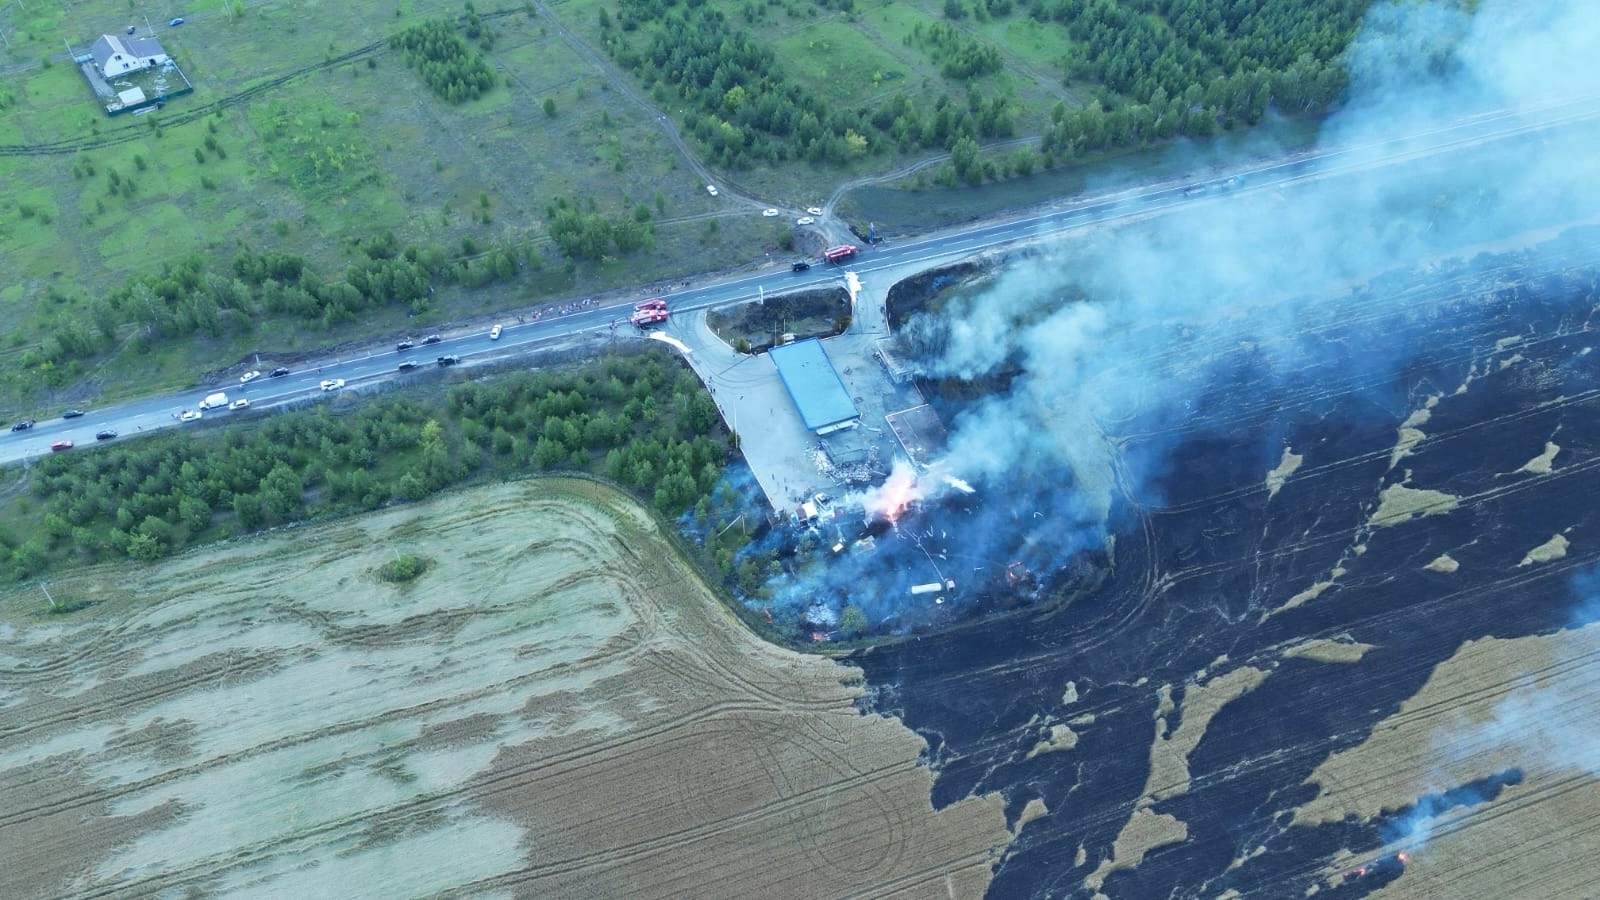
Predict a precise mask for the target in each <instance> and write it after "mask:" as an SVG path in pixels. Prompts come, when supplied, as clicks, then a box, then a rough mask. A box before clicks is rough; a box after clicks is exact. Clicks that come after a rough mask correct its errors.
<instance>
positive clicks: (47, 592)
mask: <svg viewBox="0 0 1600 900" xmlns="http://www.w3.org/2000/svg"><path fill="white" fill-rule="evenodd" d="M39 590H41V591H44V598H45V599H46V600H49V601H50V608H51V609H55V608H56V598H54V597H52V596H50V588H49V587H48V586H46V585H45V583H44V582H42V581H41V582H39Z"/></svg>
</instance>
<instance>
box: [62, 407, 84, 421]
mask: <svg viewBox="0 0 1600 900" xmlns="http://www.w3.org/2000/svg"><path fill="white" fill-rule="evenodd" d="M83 414H84V413H83V410H81V409H69V410H67V411H66V412H64V413H62V414H61V418H63V419H76V418H77V417H79V416H81V415H83Z"/></svg>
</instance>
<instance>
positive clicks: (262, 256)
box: [20, 232, 543, 385]
mask: <svg viewBox="0 0 1600 900" xmlns="http://www.w3.org/2000/svg"><path fill="white" fill-rule="evenodd" d="M358 252H359V253H360V254H361V256H360V258H358V259H357V260H356V261H355V262H353V263H351V264H350V265H349V266H348V267H347V268H346V269H345V272H344V277H343V279H342V280H328V279H325V278H323V277H322V276H321V275H319V274H317V272H316V271H314V270H313V269H312V268H311V267H310V265H309V264H308V263H307V262H306V260H305V259H304V258H302V257H300V256H297V255H295V254H289V253H272V252H268V253H260V252H256V251H252V250H244V251H241V252H240V253H238V254H236V255H235V256H234V258H233V260H232V263H231V265H228V266H225V267H219V266H218V265H217V264H216V262H215V261H214V260H210V259H208V258H207V257H206V256H203V255H200V254H190V255H188V256H186V257H184V258H183V259H181V260H178V261H177V262H173V263H166V264H164V265H163V266H162V267H161V269H160V271H159V272H157V273H156V274H153V275H140V276H134V277H132V278H129V279H128V280H127V281H125V282H123V284H122V285H121V286H120V287H117V288H114V289H113V290H111V291H109V292H107V293H106V294H104V295H102V296H100V297H98V298H95V299H93V300H89V301H85V303H86V305H87V307H88V316H87V317H83V316H77V315H68V316H61V317H59V318H57V320H56V321H55V322H54V323H53V325H52V326H51V327H50V329H49V332H50V333H49V334H48V335H47V336H46V337H45V339H44V340H43V341H41V342H40V344H39V345H38V346H36V347H33V348H30V349H28V350H27V351H25V352H24V353H23V354H22V356H21V359H20V364H21V367H22V369H23V370H24V371H27V372H29V373H31V374H32V375H33V376H34V377H35V378H37V379H38V380H40V381H42V382H43V383H45V384H49V385H56V384H62V383H65V381H66V380H67V379H68V378H69V377H70V376H71V375H72V374H73V373H74V371H75V369H76V367H77V366H78V365H81V363H82V362H83V361H86V360H91V359H93V358H95V357H97V356H99V355H100V354H103V353H106V352H109V351H111V350H112V349H114V348H115V347H116V346H117V341H118V335H119V332H120V330H121V329H122V328H124V327H125V326H134V327H135V328H136V331H135V332H134V334H133V338H132V340H131V342H130V348H131V349H132V350H134V351H136V352H137V351H140V350H142V349H144V348H146V347H148V346H149V345H150V343H151V342H152V341H154V340H159V339H170V338H181V337H188V336H191V335H205V336H208V337H221V336H223V335H225V334H249V333H251V332H253V331H255V330H256V329H257V328H259V327H261V325H262V323H264V322H270V321H272V320H274V319H277V320H280V321H281V320H284V319H292V320H297V321H299V322H301V323H304V324H309V325H314V326H317V327H321V328H323V329H331V328H333V327H335V326H337V325H341V324H344V323H347V322H354V321H356V319H357V318H358V316H359V315H360V314H361V313H363V312H365V311H368V310H373V309H379V308H382V307H386V306H391V305H401V304H403V305H408V306H410V307H411V309H412V311H413V312H423V311H425V310H426V309H428V307H429V297H430V296H431V295H432V291H433V289H434V286H435V285H451V284H456V285H461V286H464V287H469V288H477V287H483V286H485V285H488V284H492V283H495V282H501V281H507V280H509V279H511V278H514V277H516V276H517V274H518V273H519V272H520V271H521V269H522V267H523V266H532V267H535V268H537V267H539V266H541V265H542V264H543V263H542V260H540V258H539V256H538V255H537V253H535V252H534V251H533V250H532V249H531V248H528V247H525V246H524V247H509V246H494V247H488V248H483V247H479V246H478V245H477V243H476V242H474V241H471V240H470V239H463V242H462V244H461V245H460V246H459V247H458V248H453V249H451V250H448V251H447V250H446V249H445V248H442V247H416V246H406V247H403V248H402V247H401V246H400V245H399V243H398V241H397V240H396V239H395V237H394V235H393V234H392V233H388V232H385V233H384V234H383V235H381V236H379V237H378V238H377V239H376V240H372V241H368V242H366V243H365V244H364V245H363V246H362V247H361V249H360V250H359V251H358ZM51 298H52V299H54V300H55V301H56V302H57V303H60V304H65V303H67V301H68V300H69V299H70V298H68V297H66V296H65V295H61V294H59V293H55V292H52V294H51Z"/></svg>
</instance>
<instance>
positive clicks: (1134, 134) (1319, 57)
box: [599, 0, 1370, 181]
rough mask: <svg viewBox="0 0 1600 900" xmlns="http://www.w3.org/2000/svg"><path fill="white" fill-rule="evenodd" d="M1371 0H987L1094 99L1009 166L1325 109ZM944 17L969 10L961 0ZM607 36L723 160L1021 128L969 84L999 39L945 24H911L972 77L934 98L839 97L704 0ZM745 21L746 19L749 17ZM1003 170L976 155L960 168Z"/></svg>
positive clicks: (862, 150)
mask: <svg viewBox="0 0 1600 900" xmlns="http://www.w3.org/2000/svg"><path fill="white" fill-rule="evenodd" d="M1368 5H1370V0H1315V2H1310V3H1307V2H1302V0H1248V2H1246V0H1017V2H1015V3H1013V2H1012V0H980V2H976V3H975V4H974V5H973V6H972V7H971V14H973V15H975V16H977V17H978V18H980V19H984V20H989V19H1000V18H1005V17H1007V16H1011V15H1026V16H1028V17H1030V18H1032V19H1033V20H1034V21H1035V22H1037V23H1039V24H1040V25H1041V26H1058V27H1059V28H1060V29H1061V36H1062V38H1063V40H1062V47H1063V56H1062V57H1061V66H1062V69H1063V72H1064V74H1065V80H1066V82H1067V83H1068V85H1070V86H1073V87H1076V88H1083V87H1084V82H1090V84H1089V85H1088V89H1087V93H1088V95H1089V96H1088V99H1087V101H1086V102H1084V103H1083V104H1081V105H1079V106H1077V107H1074V108H1064V109H1060V110H1058V111H1057V112H1056V113H1055V114H1054V115H1052V116H1051V118H1050V122H1049V125H1048V126H1047V127H1046V130H1045V132H1044V133H1043V134H1042V135H1041V137H1042V141H1041V144H1040V147H1039V149H1038V151H1037V155H1036V156H1034V155H1030V156H1029V157H1028V158H1027V159H1026V160H1025V161H1018V162H1017V163H1012V164H1007V165H1005V166H1003V167H1002V169H1003V170H1004V171H1005V172H1007V173H1017V172H1023V173H1026V172H1031V171H1032V170H1033V168H1034V165H1035V164H1036V163H1037V164H1039V165H1043V166H1047V167H1048V166H1054V165H1057V164H1060V163H1062V162H1066V161H1070V160H1072V159H1074V158H1077V157H1079V156H1082V155H1085V154H1090V153H1096V152H1101V151H1107V150H1116V149H1122V148H1129V147H1139V146H1143V145H1145V144H1148V143H1151V142H1155V141H1161V140H1166V139H1170V138H1172V137H1174V136H1177V135H1191V136H1206V135H1210V134H1214V133H1216V132H1218V131H1220V130H1224V129H1231V128H1236V127H1248V126H1251V125H1255V124H1257V123H1259V122H1260V121H1261V119H1262V118H1263V116H1264V115H1265V113H1266V110H1267V109H1268V108H1269V106H1275V107H1276V108H1278V109H1280V110H1282V111H1284V112H1287V113H1291V114H1316V113H1321V112H1323V111H1326V110H1327V109H1329V108H1331V107H1332V106H1334V105H1336V104H1337V103H1338V102H1339V101H1340V100H1341V99H1342V98H1343V95H1344V91H1345V89H1346V86H1347V78H1346V75H1345V69H1344V65H1343V60H1342V54H1343V52H1344V50H1345V48H1346V46H1348V44H1349V42H1350V40H1351V38H1352V37H1353V36H1354V34H1355V30H1356V28H1357V26H1358V24H1359V22H1360V19H1361V16H1362V15H1363V14H1364V13H1365V11H1366V8H1367V6H1368ZM944 13H945V16H946V17H947V18H948V19H951V20H959V19H962V18H964V17H966V16H967V15H968V14H969V8H968V6H967V5H966V4H965V3H963V2H961V0H950V2H948V3H946V5H945V10H944ZM599 17H600V18H599V22H600V30H601V42H602V43H603V45H604V46H605V47H606V49H607V51H608V52H609V53H610V54H611V55H612V57H613V58H614V59H615V60H616V61H617V62H618V64H619V65H621V66H622V67H623V68H624V69H626V70H628V71H630V72H632V73H633V74H634V75H636V76H637V77H638V78H639V79H640V81H641V82H642V83H643V84H644V86H645V87H646V88H647V89H650V90H652V91H654V92H655V93H656V95H657V97H658V99H662V100H664V101H665V100H671V99H676V100H680V101H684V102H686V103H687V105H688V107H689V110H688V111H687V112H685V113H684V124H685V126H686V130H687V131H688V132H689V133H690V134H692V135H694V137H695V138H696V139H697V140H698V141H699V142H700V143H701V144H702V145H703V146H704V147H705V148H706V150H707V152H708V154H709V156H710V157H711V158H712V160H713V161H714V162H716V163H717V164H719V165H723V166H727V167H730V168H742V167H746V166H749V165H752V164H756V163H766V164H780V163H783V162H789V161H804V162H808V163H813V164H815V163H834V164H837V163H843V162H846V161H848V160H850V159H854V158H857V157H861V156H867V155H873V154H877V153H881V152H887V151H889V150H891V149H893V150H897V151H899V152H901V153H908V152H913V151H915V150H919V149H934V148H937V149H944V150H950V149H953V148H955V147H956V146H957V145H958V143H962V142H964V141H970V142H973V143H976V142H978V141H982V140H984V139H992V138H1007V137H1012V136H1014V134H1015V125H1014V123H1013V119H1014V116H1015V115H1016V113H1017V110H1016V109H1014V108H1013V106H1014V101H1010V100H1007V99H1006V98H1004V97H1001V96H986V95H985V94H984V92H983V91H982V90H981V89H979V88H978V87H976V86H975V85H974V84H973V82H975V81H977V80H979V79H982V78H984V77H985V76H989V75H993V74H995V73H997V72H999V71H1000V70H1001V69H1002V68H1003V59H1002V57H1001V55H1000V52H999V50H998V49H997V48H996V47H994V46H992V45H990V44H987V43H985V42H983V41H980V40H977V39H975V38H972V37H969V36H966V35H965V34H963V33H962V32H961V31H959V30H958V29H957V28H955V27H954V26H953V25H951V24H949V23H934V24H932V25H921V24H919V25H917V26H916V27H915V28H914V29H913V31H912V33H911V34H910V35H908V36H907V37H906V39H905V40H906V42H907V44H909V45H915V46H919V47H923V48H924V49H925V50H927V52H928V53H929V56H930V58H931V59H933V61H934V62H935V64H936V65H938V66H939V69H940V73H941V75H942V76H943V77H944V78H945V79H946V80H947V81H952V82H961V83H963V84H965V85H966V93H967V100H966V103H965V104H963V103H961V102H959V101H954V100H952V99H951V98H950V97H949V96H948V95H945V96H942V97H939V98H938V99H936V100H935V101H934V102H933V104H932V107H931V108H930V107H928V106H927V105H926V104H925V103H919V102H918V101H914V100H912V99H911V98H909V97H907V96H905V95H904V94H897V95H894V96H892V97H890V98H888V99H887V100H881V101H877V102H876V103H871V104H862V105H860V106H857V107H854V108H851V109H836V108H830V107H829V106H828V104H827V103H825V102H824V101H823V100H822V99H821V98H820V97H818V96H817V95H816V94H814V93H813V92H811V91H809V90H807V89H805V88H804V87H803V86H801V85H799V84H798V83H796V82H794V81H793V80H791V79H788V78H787V77H786V76H785V73H784V72H783V69H782V66H781V65H780V63H779V61H778V59H777V56H776V54H775V53H774V52H773V50H772V49H771V47H769V46H767V45H766V44H764V43H763V42H762V41H760V40H759V39H758V38H757V37H756V36H755V35H754V34H752V33H751V32H749V31H746V30H743V29H740V28H737V27H735V26H734V25H733V24H732V23H731V22H730V21H729V19H728V18H727V16H725V15H724V14H723V13H722V12H720V11H718V10H715V9H711V8H709V7H707V6H705V5H703V4H701V3H698V2H695V0H685V2H684V3H683V4H682V5H680V4H679V2H678V0H620V2H619V4H618V7H617V12H616V13H615V15H613V14H611V13H610V12H608V11H607V10H605V9H604V8H602V9H601V10H600V11H599ZM747 18H748V16H747ZM974 171H975V172H977V173H979V176H980V177H979V180H982V178H983V177H989V176H992V175H994V174H995V173H996V171H997V170H996V167H995V166H993V165H989V166H986V167H985V166H981V165H980V166H979V167H978V168H976V169H971V168H969V169H968V170H966V171H964V172H962V173H960V174H959V175H958V176H957V178H958V179H960V180H967V181H972V180H973V175H972V173H973V172H974Z"/></svg>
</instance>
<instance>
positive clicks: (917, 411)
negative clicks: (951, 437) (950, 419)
mask: <svg viewBox="0 0 1600 900" xmlns="http://www.w3.org/2000/svg"><path fill="white" fill-rule="evenodd" d="M884 420H885V421H886V422H888V423H889V430H890V431H892V432H894V439H895V440H896V441H898V442H899V443H900V450H901V452H903V453H905V455H906V458H907V459H910V460H911V463H912V465H915V466H916V467H917V468H919V469H920V468H922V467H924V466H926V465H928V463H930V462H932V461H933V460H934V459H935V458H936V457H937V456H939V454H941V453H943V452H944V446H945V441H946V439H947V435H946V433H945V430H944V423H943V422H941V421H939V414H938V413H937V412H934V409H933V407H931V406H929V405H928V404H926V403H923V404H921V405H919V406H913V407H911V408H910V409H902V410H900V411H899V412H892V413H889V414H888V415H886V416H884Z"/></svg>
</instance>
